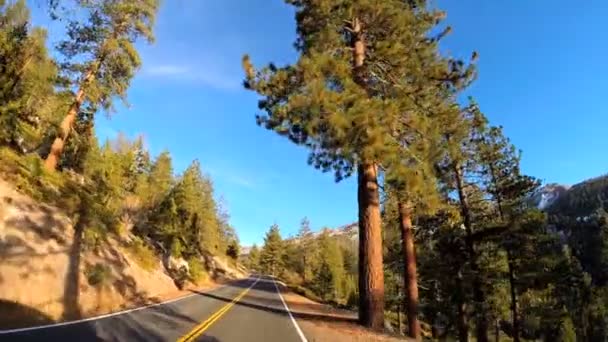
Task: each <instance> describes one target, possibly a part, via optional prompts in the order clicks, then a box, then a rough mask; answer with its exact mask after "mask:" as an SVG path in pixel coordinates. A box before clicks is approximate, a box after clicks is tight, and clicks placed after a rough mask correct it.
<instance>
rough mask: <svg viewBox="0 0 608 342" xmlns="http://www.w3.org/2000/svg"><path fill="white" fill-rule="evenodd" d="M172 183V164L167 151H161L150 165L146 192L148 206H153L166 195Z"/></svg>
mask: <svg viewBox="0 0 608 342" xmlns="http://www.w3.org/2000/svg"><path fill="white" fill-rule="evenodd" d="M173 183H174V177H173V166H172V161H171V154H170V153H169V151H163V152H161V153H160V154H159V155H158V157H156V160H155V161H154V162H153V163H152V166H151V167H150V176H149V177H148V186H147V189H148V193H147V196H146V198H147V199H148V201H149V205H150V207H155V206H156V205H157V204H158V203H159V202H160V201H162V199H163V198H164V197H165V196H166V195H167V193H168V192H169V190H170V189H171V187H172V186H173Z"/></svg>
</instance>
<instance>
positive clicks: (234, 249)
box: [226, 240, 240, 260]
mask: <svg viewBox="0 0 608 342" xmlns="http://www.w3.org/2000/svg"><path fill="white" fill-rule="evenodd" d="M239 254H240V247H239V243H238V241H236V240H232V241H230V242H229V243H228V248H227V249H226V255H227V256H228V257H230V258H231V259H232V260H237V259H238V257H239Z"/></svg>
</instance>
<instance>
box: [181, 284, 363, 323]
mask: <svg viewBox="0 0 608 342" xmlns="http://www.w3.org/2000/svg"><path fill="white" fill-rule="evenodd" d="M250 285H251V283H249V284H247V283H245V282H235V283H234V284H233V286H236V287H244V288H248V287H249V286H250ZM254 289H255V290H256V291H263V292H262V293H264V292H269V293H273V294H274V295H273V296H272V297H270V296H266V295H259V296H256V295H254V294H253V293H252V292H250V293H248V294H247V296H245V297H244V298H243V299H241V300H240V301H238V302H237V303H236V305H240V306H245V307H248V308H252V309H256V310H262V311H266V312H272V313H275V314H280V315H285V316H288V315H289V314H288V313H287V311H286V310H285V307H284V306H283V302H282V301H281V299H280V298H279V295H278V293H277V290H276V288H275V285H274V284H273V283H272V281H268V280H266V281H264V280H261V281H260V282H259V283H258V284H257V285H256V286H255V287H254ZM191 292H193V293H196V294H198V295H201V296H204V297H208V298H213V299H217V300H221V301H224V302H232V300H233V299H234V298H232V297H226V296H222V295H217V294H213V293H205V292H199V291H195V290H191ZM285 304H287V306H288V307H289V311H290V312H291V314H292V316H293V317H294V318H297V319H303V320H308V321H327V320H331V321H333V322H350V323H356V322H357V319H356V318H354V317H347V316H345V315H339V314H332V313H331V312H328V310H326V308H325V307H326V306H325V305H322V304H317V303H310V304H309V303H294V302H290V301H285Z"/></svg>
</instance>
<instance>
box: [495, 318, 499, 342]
mask: <svg viewBox="0 0 608 342" xmlns="http://www.w3.org/2000/svg"><path fill="white" fill-rule="evenodd" d="M494 341H496V342H500V321H499V320H498V319H496V320H495V321H494Z"/></svg>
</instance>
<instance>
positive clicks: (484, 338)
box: [453, 163, 488, 342]
mask: <svg viewBox="0 0 608 342" xmlns="http://www.w3.org/2000/svg"><path fill="white" fill-rule="evenodd" d="M453 168H454V177H455V179H456V187H457V189H458V198H459V200H460V211H461V214H462V218H463V221H464V227H465V232H466V238H465V242H466V248H467V253H468V255H469V263H470V265H471V271H472V273H473V284H472V286H473V300H474V301H475V323H476V324H475V336H476V337H477V341H478V342H488V318H487V317H486V316H487V315H486V312H485V310H484V308H483V306H484V305H485V295H484V293H483V288H482V282H481V277H480V274H479V271H480V270H479V266H478V265H477V254H476V253H475V246H474V242H473V230H472V219H471V209H470V207H469V201H468V197H467V194H466V191H465V189H464V181H463V179H462V170H461V168H460V165H458V163H454V166H453Z"/></svg>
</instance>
